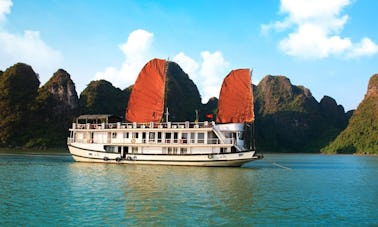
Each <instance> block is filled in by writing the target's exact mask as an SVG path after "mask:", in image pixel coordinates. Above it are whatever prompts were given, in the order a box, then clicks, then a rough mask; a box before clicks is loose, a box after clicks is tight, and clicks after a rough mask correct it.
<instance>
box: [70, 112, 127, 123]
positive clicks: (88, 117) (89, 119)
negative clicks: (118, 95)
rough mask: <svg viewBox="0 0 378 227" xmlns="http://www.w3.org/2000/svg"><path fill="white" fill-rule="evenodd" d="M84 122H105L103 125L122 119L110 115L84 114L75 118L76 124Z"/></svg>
mask: <svg viewBox="0 0 378 227" xmlns="http://www.w3.org/2000/svg"><path fill="white" fill-rule="evenodd" d="M84 120H85V121H86V122H93V121H95V122H97V121H105V123H114V122H118V121H121V120H122V119H121V118H120V117H118V116H115V115H111V114H84V115H80V116H78V117H77V118H76V122H79V121H84Z"/></svg>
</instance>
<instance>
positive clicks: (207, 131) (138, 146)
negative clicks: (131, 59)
mask: <svg viewBox="0 0 378 227" xmlns="http://www.w3.org/2000/svg"><path fill="white" fill-rule="evenodd" d="M168 63H169V62H168V61H166V60H162V59H153V60H151V61H149V62H148V63H147V64H146V65H145V66H144V67H143V69H142V70H141V72H140V74H139V76H138V78H137V80H136V82H135V85H134V87H133V89H132V92H131V95H130V99H129V103H128V107H127V110H126V116H125V120H126V122H122V121H121V119H120V118H117V117H115V116H112V115H82V116H79V117H78V118H77V119H76V122H75V123H73V124H72V128H70V129H69V131H70V136H69V138H68V139H67V144H68V148H69V151H70V153H71V154H72V157H73V158H74V160H75V161H79V162H99V163H120V164H156V165H184V166H241V165H243V164H245V163H247V162H250V161H254V160H257V159H261V158H263V156H262V155H261V154H257V153H256V151H255V149H254V144H253V139H252V136H253V135H252V134H253V122H254V113H253V96H252V94H253V93H252V83H251V72H250V70H249V69H238V70H233V71H231V72H230V73H229V75H227V77H226V78H225V79H224V81H223V85H222V88H221V92H220V97H219V105H218V113H217V117H216V121H215V122H214V121H210V122H209V121H204V122H198V121H195V122H190V121H184V122H170V121H169V120H168V115H169V114H168V108H167V109H166V111H165V114H164V109H165V106H164V103H165V98H166V97H165V85H166V74H167V67H168ZM164 115H165V121H163V120H164V119H163V118H164Z"/></svg>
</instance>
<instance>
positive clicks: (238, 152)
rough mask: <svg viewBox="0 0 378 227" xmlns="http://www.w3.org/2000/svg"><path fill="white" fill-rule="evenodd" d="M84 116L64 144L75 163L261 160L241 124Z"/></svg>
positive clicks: (229, 163) (226, 163)
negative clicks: (134, 120) (136, 120)
mask: <svg viewBox="0 0 378 227" xmlns="http://www.w3.org/2000/svg"><path fill="white" fill-rule="evenodd" d="M110 118H111V116H110V115H84V116H80V117H79V118H78V119H77V121H76V123H73V124H72V128H71V129H70V137H69V138H68V141H67V143H68V148H69V150H70V152H71V154H72V156H73V158H74V159H75V160H76V161H83V162H104V163H127V164H132V163H134V164H137V163H139V164H164V165H194V166H241V165H242V164H244V163H246V162H249V161H253V160H256V159H260V158H262V156H260V155H256V154H255V151H254V150H252V149H250V146H249V145H247V143H249V142H248V141H245V140H244V138H247V137H246V136H244V133H247V132H248V130H247V131H246V127H245V124H241V123H232V124H215V123H214V122H206V121H205V122H201V123H194V122H177V123H173V122H167V123H147V124H140V123H139V124H137V123H121V122H115V123H109V119H110Z"/></svg>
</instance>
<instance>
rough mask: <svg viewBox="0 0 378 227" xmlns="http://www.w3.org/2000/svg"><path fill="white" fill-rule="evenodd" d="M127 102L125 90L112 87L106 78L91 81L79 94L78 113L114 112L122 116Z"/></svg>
mask: <svg viewBox="0 0 378 227" xmlns="http://www.w3.org/2000/svg"><path fill="white" fill-rule="evenodd" d="M127 102H128V95H127V92H124V91H122V90H121V89H119V88H116V87H114V86H113V85H112V84H111V83H110V82H108V81H106V80H97V81H91V82H90V83H89V84H88V86H87V87H86V88H85V89H84V90H83V91H82V92H81V94H80V100H79V106H80V113H81V114H114V115H116V116H119V117H123V116H125V110H126V108H125V106H126V105H127Z"/></svg>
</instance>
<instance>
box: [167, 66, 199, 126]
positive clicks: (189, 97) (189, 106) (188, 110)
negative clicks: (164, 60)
mask: <svg viewBox="0 0 378 227" xmlns="http://www.w3.org/2000/svg"><path fill="white" fill-rule="evenodd" d="M166 83H167V87H166V107H168V108H169V120H170V121H194V120H195V118H196V112H195V111H196V110H200V108H201V105H202V104H201V96H200V94H199V91H198V89H197V86H196V85H195V84H194V82H193V81H192V80H191V79H190V78H189V76H188V74H186V73H185V72H184V71H183V70H182V69H181V67H180V66H179V65H178V64H176V63H175V62H169V63H168V71H167V82H166Z"/></svg>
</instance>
